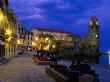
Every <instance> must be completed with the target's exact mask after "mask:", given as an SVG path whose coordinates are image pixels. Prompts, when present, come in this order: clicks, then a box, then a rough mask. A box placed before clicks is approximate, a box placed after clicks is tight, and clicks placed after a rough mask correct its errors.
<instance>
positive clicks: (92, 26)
mask: <svg viewBox="0 0 110 82" xmlns="http://www.w3.org/2000/svg"><path fill="white" fill-rule="evenodd" d="M88 35H89V42H90V54H91V55H98V54H99V23H98V20H97V18H96V17H95V16H92V17H91V19H90V22H89V33H88Z"/></svg>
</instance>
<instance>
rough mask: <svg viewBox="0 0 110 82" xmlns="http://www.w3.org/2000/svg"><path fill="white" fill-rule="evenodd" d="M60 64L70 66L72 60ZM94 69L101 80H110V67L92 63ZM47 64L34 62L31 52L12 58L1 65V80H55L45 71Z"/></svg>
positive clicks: (36, 81)
mask: <svg viewBox="0 0 110 82" xmlns="http://www.w3.org/2000/svg"><path fill="white" fill-rule="evenodd" d="M59 64H63V65H67V66H69V65H70V64H71V63H70V61H64V60H61V61H60V62H59ZM91 66H92V69H95V70H96V73H97V74H99V79H100V81H99V82H110V78H109V74H110V67H109V66H102V65H95V64H92V65H91ZM45 67H46V66H45V65H43V66H41V65H40V66H39V65H37V64H35V63H34V62H33V59H32V55H31V53H25V54H24V55H22V56H20V57H16V58H12V59H11V60H10V61H9V62H8V63H6V64H3V65H0V82H44V81H45V82H55V81H54V80H53V79H52V78H51V77H49V76H48V75H47V74H46V73H45V70H44V69H45Z"/></svg>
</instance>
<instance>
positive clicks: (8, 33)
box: [0, 0, 18, 58]
mask: <svg viewBox="0 0 110 82" xmlns="http://www.w3.org/2000/svg"><path fill="white" fill-rule="evenodd" d="M17 29H18V22H17V16H16V15H15V14H14V12H13V11H12V9H11V8H10V6H9V3H8V0H0V40H1V42H2V46H4V48H2V49H3V51H2V53H1V55H2V56H5V57H8V58H10V57H14V56H16V55H17V53H16V52H17V50H16V48H17V43H16V38H17V36H16V35H17ZM2 49H1V50H2Z"/></svg>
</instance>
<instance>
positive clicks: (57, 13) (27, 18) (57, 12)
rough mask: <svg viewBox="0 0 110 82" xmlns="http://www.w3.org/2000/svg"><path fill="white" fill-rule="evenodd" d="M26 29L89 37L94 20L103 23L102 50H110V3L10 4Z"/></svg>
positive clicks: (42, 0)
mask: <svg viewBox="0 0 110 82" xmlns="http://www.w3.org/2000/svg"><path fill="white" fill-rule="evenodd" d="M9 2H10V6H11V7H12V9H13V10H14V12H15V13H16V14H17V16H18V17H19V20H20V22H21V24H22V25H23V26H25V28H27V29H29V30H30V29H31V28H32V27H33V26H40V27H47V28H52V29H60V30H66V31H70V32H73V33H75V34H78V35H85V34H86V33H87V31H88V22H89V20H90V17H91V16H93V15H95V16H97V18H98V20H99V23H100V50H101V51H108V50H110V42H109V41H110V35H109V33H110V0H9Z"/></svg>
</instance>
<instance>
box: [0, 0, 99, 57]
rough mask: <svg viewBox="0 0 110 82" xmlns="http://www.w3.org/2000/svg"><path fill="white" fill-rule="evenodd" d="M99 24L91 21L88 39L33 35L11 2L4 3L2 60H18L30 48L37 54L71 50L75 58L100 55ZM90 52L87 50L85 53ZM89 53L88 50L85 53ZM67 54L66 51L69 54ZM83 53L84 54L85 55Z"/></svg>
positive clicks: (0, 13)
mask: <svg viewBox="0 0 110 82" xmlns="http://www.w3.org/2000/svg"><path fill="white" fill-rule="evenodd" d="M98 27H99V25H98V20H97V18H96V17H94V16H93V17H92V18H91V19H90V24H89V31H88V33H87V34H86V36H83V37H80V36H77V35H74V34H73V33H71V32H67V31H61V30H53V29H47V28H40V27H34V28H33V29H32V30H31V31H28V30H26V29H24V28H23V27H22V26H21V25H20V23H19V21H18V17H17V16H16V15H15V13H14V12H13V10H12V9H11V8H10V6H9V3H8V0H0V57H4V56H5V57H14V56H16V55H17V52H18V51H27V50H29V49H30V48H32V47H33V48H35V49H37V50H41V49H43V50H51V48H54V49H55V48H56V47H57V44H59V45H60V47H61V48H63V47H65V48H66V50H67V48H68V50H70V51H68V52H70V53H72V54H75V53H77V52H78V54H79V52H81V49H83V52H84V54H89V53H91V51H92V52H94V53H92V54H96V53H98V52H97V50H98V49H99V48H98V46H99V45H98V36H99V35H98V33H99V31H98ZM85 48H86V49H85ZM84 49H85V50H84ZM66 50H64V51H66ZM83 52H81V53H83Z"/></svg>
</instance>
